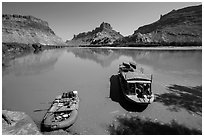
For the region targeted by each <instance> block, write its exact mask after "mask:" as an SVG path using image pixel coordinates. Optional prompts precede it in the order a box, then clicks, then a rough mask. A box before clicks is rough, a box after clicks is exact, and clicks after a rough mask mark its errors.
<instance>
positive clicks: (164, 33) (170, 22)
mask: <svg viewBox="0 0 204 137" xmlns="http://www.w3.org/2000/svg"><path fill="white" fill-rule="evenodd" d="M120 42H124V43H127V42H133V43H138V42H142V43H163V42H164V43H165V42H166V43H171V42H176V43H188V42H190V43H192V42H197V43H202V5H199V6H191V7H186V8H182V9H179V10H172V11H171V12H169V13H167V14H165V15H161V16H160V19H159V20H158V21H156V22H154V23H152V24H149V25H145V26H142V27H139V28H138V29H137V30H136V31H135V32H134V34H133V35H130V36H128V37H125V38H124V39H122V40H121V41H120Z"/></svg>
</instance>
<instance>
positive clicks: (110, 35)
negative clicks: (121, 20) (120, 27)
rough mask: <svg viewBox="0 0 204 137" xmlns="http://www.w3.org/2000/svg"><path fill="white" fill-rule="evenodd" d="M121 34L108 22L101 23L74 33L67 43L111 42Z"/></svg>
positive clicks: (96, 43) (120, 36) (100, 43)
mask: <svg viewBox="0 0 204 137" xmlns="http://www.w3.org/2000/svg"><path fill="white" fill-rule="evenodd" d="M122 37H123V36H122V35H121V34H120V33H119V32H116V31H115V30H113V29H112V27H111V25H110V24H109V23H104V22H103V23H102V24H101V25H100V27H97V28H96V29H94V30H92V31H89V32H83V33H79V34H78V35H74V37H73V39H72V40H70V41H67V42H66V43H67V44H68V45H104V44H113V42H114V41H115V40H117V39H119V38H122Z"/></svg>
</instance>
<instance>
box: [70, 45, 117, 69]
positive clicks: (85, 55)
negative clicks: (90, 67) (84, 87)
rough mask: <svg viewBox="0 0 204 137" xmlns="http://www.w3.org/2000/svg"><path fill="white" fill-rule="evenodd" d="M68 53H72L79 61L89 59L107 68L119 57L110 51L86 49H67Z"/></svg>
mask: <svg viewBox="0 0 204 137" xmlns="http://www.w3.org/2000/svg"><path fill="white" fill-rule="evenodd" d="M67 51H68V52H72V53H73V54H74V55H75V56H76V57H79V58H81V59H89V60H93V61H94V62H96V63H98V64H100V65H101V66H102V67H108V66H110V64H111V63H112V62H113V61H114V60H116V59H118V58H119V57H120V55H118V54H117V53H115V52H113V50H110V49H97V48H93V49H88V48H86V49H85V48H84V49H83V48H69V49H68V50H67Z"/></svg>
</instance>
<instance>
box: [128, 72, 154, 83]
mask: <svg viewBox="0 0 204 137" xmlns="http://www.w3.org/2000/svg"><path fill="white" fill-rule="evenodd" d="M125 79H126V80H134V79H144V80H145V81H148V80H149V81H151V80H152V79H151V74H143V73H137V72H128V73H126V74H125Z"/></svg>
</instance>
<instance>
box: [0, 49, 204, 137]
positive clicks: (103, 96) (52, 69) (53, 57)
mask: <svg viewBox="0 0 204 137" xmlns="http://www.w3.org/2000/svg"><path fill="white" fill-rule="evenodd" d="M123 61H135V62H136V63H137V64H138V65H139V66H140V67H142V68H143V69H144V72H145V73H151V74H153V85H152V90H153V93H155V94H157V95H162V94H165V93H169V92H171V91H170V90H169V89H170V88H168V87H170V86H173V85H174V86H175V85H176V86H182V87H188V88H191V87H197V86H202V52H201V51H151V50H125V49H121V50H119V49H114V50H111V49H94V48H92V49H89V48H67V49H56V50H45V51H43V52H40V53H37V54H34V53H32V54H29V55H27V56H24V57H20V58H16V59H14V60H12V61H11V62H10V64H9V66H8V67H7V68H6V70H4V71H3V72H2V76H3V78H2V107H3V109H7V110H15V111H24V112H26V113H27V114H28V115H30V116H31V118H32V119H33V120H34V121H35V122H36V123H37V124H38V125H39V124H40V122H41V120H42V118H43V116H44V114H45V113H46V111H39V112H34V110H36V109H42V110H43V109H47V108H49V106H50V104H49V102H51V101H52V100H53V99H54V98H55V97H56V96H57V95H59V94H61V93H62V92H63V91H66V90H78V92H79V96H80V107H79V115H78V119H77V121H76V123H75V124H74V125H73V126H72V127H71V128H70V130H71V131H73V132H76V133H78V134H109V133H108V132H107V125H108V124H110V123H111V122H112V121H114V119H115V116H117V115H123V114H131V115H138V116H140V117H148V118H150V119H152V120H157V121H160V122H164V123H168V122H170V121H171V120H173V119H174V120H175V121H176V122H178V123H179V124H182V125H185V126H187V127H188V128H196V129H200V130H201V128H202V116H201V113H202V112H199V113H197V112H196V111H194V110H195V109H194V110H191V111H189V109H188V108H186V107H182V106H177V109H170V108H171V107H172V104H174V102H168V103H169V104H170V105H167V104H165V103H162V102H159V101H155V102H153V103H152V104H150V105H149V106H148V107H147V108H146V109H144V110H142V111H141V112H137V111H135V110H131V109H128V107H127V106H125V105H122V104H121V103H119V102H120V101H117V100H114V99H113V98H110V94H111V93H110V92H112V91H113V90H117V89H119V87H117V85H116V84H115V83H117V82H115V81H116V80H117V79H116V78H115V77H116V76H117V72H118V65H119V64H120V63H121V62H123ZM114 78H115V79H114ZM114 86H115V87H114ZM111 88H112V89H111ZM179 92H180V91H179ZM181 92H182V91H181ZM115 96H117V95H115ZM186 101H187V102H191V101H193V100H192V99H191V98H190V99H189V98H187V100H185V101H184V102H186ZM171 103H172V104H171ZM174 106H176V105H175V104H174Z"/></svg>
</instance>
